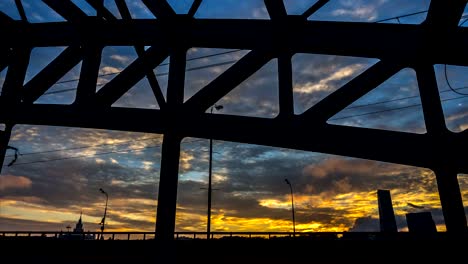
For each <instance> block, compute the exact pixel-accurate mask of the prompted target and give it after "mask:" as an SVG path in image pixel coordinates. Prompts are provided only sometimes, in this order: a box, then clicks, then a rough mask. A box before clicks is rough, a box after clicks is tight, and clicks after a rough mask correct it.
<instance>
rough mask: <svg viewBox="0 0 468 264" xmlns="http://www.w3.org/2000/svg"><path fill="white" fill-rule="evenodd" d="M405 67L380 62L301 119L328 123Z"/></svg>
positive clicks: (322, 101) (318, 104)
mask: <svg viewBox="0 0 468 264" xmlns="http://www.w3.org/2000/svg"><path fill="white" fill-rule="evenodd" d="M403 67H404V65H401V64H399V63H395V62H387V61H379V62H377V63H376V64H374V65H373V66H371V67H370V68H369V69H367V70H366V71H364V72H363V73H361V74H360V75H358V76H356V77H355V78H354V79H352V80H351V81H350V82H348V83H346V84H345V85H343V87H341V88H339V89H338V90H336V91H335V92H333V93H331V94H330V95H328V96H327V97H325V98H324V99H322V100H321V101H319V102H318V103H317V104H315V105H314V106H312V107H311V108H309V109H308V110H307V111H305V112H304V113H302V115H301V117H302V118H303V119H304V121H305V120H317V121H318V122H326V121H327V120H328V119H330V118H331V117H333V116H334V115H335V114H337V113H338V112H340V111H341V110H343V109H344V108H345V107H347V106H348V105H350V104H352V103H353V102H354V101H356V100H358V99H359V98H361V97H362V96H364V95H365V94H367V93H368V92H370V91H372V90H373V89H375V88H376V87H377V86H379V85H380V84H381V83H383V82H384V81H386V80H387V79H388V78H390V77H392V76H393V75H394V74H396V73H397V72H398V71H400V70H401V69H402V68H403Z"/></svg>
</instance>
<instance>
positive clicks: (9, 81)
mask: <svg viewBox="0 0 468 264" xmlns="http://www.w3.org/2000/svg"><path fill="white" fill-rule="evenodd" d="M11 56H12V58H14V59H12V60H11V63H10V65H9V66H8V71H7V74H6V77H5V82H4V83H3V87H2V94H1V99H2V101H1V103H2V104H5V105H15V104H17V103H19V102H20V99H21V91H22V90H23V84H24V79H25V78H26V71H27V69H28V66H29V60H30V56H31V49H30V48H22V49H20V48H18V49H14V50H12V51H11ZM5 123H7V122H5Z"/></svg>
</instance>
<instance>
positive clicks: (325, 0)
mask: <svg viewBox="0 0 468 264" xmlns="http://www.w3.org/2000/svg"><path fill="white" fill-rule="evenodd" d="M328 2H330V0H318V1H317V2H315V3H314V4H313V5H312V6H311V7H309V8H308V9H307V10H306V11H305V12H304V13H302V15H301V17H302V18H304V19H307V18H309V17H310V16H311V15H313V14H314V13H315V12H317V11H318V10H319V9H320V8H322V7H323V6H324V5H325V4H326V3H328Z"/></svg>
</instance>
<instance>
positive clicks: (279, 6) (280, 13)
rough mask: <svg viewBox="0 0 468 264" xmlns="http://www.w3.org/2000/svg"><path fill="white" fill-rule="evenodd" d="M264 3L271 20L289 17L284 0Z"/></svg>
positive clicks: (268, 0) (269, 0)
mask: <svg viewBox="0 0 468 264" xmlns="http://www.w3.org/2000/svg"><path fill="white" fill-rule="evenodd" d="M264 2H265V6H266V8H267V11H268V14H269V15H270V18H271V19H281V18H285V17H286V16H287V15H288V14H287V13H286V7H285V6H284V3H283V0H264Z"/></svg>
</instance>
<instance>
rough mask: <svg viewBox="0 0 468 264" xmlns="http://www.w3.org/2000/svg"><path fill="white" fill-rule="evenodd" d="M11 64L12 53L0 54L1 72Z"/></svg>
mask: <svg viewBox="0 0 468 264" xmlns="http://www.w3.org/2000/svg"><path fill="white" fill-rule="evenodd" d="M8 64H10V51H8V50H2V51H1V52H0V72H1V71H3V70H4V69H5V68H6V67H8Z"/></svg>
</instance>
